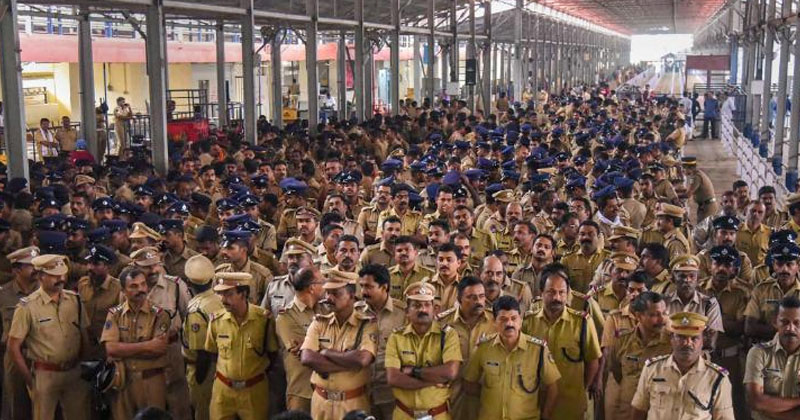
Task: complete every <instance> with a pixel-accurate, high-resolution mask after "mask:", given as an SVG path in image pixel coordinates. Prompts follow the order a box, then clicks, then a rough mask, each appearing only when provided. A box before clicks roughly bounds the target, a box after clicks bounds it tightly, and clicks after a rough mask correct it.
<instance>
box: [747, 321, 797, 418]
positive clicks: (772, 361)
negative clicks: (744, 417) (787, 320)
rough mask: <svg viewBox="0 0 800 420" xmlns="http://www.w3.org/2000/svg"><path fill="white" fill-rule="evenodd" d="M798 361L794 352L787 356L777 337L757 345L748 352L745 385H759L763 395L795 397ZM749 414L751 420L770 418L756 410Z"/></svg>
mask: <svg viewBox="0 0 800 420" xmlns="http://www.w3.org/2000/svg"><path fill="white" fill-rule="evenodd" d="M798 361H799V359H798V357H797V353H794V354H788V353H787V352H786V350H784V348H783V346H781V343H780V341H779V339H778V335H777V334H776V335H775V338H773V339H772V340H770V341H766V342H763V343H758V344H756V345H755V346H753V347H752V348H751V349H750V352H748V353H747V366H746V368H745V372H744V383H745V384H756V385H761V386H762V387H763V388H764V395H769V396H772V397H781V398H798V397H800V388H798V386H797V384H798ZM737 395H738V394H737ZM751 414H752V417H753V420H768V419H770V418H772V417H768V416H766V415H764V414H761V413H759V412H758V411H756V410H753V411H752V412H751Z"/></svg>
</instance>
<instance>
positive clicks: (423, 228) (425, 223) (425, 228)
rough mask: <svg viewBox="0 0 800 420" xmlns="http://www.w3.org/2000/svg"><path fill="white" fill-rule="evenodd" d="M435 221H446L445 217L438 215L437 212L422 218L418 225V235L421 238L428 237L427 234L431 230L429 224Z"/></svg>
mask: <svg viewBox="0 0 800 420" xmlns="http://www.w3.org/2000/svg"><path fill="white" fill-rule="evenodd" d="M436 219H443V220H447V216H445V215H443V214H441V213H439V210H436V211H435V212H433V213H429V214H426V215H424V216H422V222H421V223H420V224H419V233H420V234H421V235H423V236H428V232H429V231H430V228H431V222H433V221H434V220H436ZM448 222H449V221H448Z"/></svg>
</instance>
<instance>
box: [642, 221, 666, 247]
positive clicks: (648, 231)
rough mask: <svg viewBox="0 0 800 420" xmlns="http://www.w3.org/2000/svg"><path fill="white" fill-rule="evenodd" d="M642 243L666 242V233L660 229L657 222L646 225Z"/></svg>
mask: <svg viewBox="0 0 800 420" xmlns="http://www.w3.org/2000/svg"><path fill="white" fill-rule="evenodd" d="M639 243H642V244H649V243H659V244H663V243H664V234H663V233H661V231H660V230H658V228H657V227H656V225H655V223H654V224H651V225H648V226H646V227H645V228H644V229H643V230H642V239H641V240H640V241H639Z"/></svg>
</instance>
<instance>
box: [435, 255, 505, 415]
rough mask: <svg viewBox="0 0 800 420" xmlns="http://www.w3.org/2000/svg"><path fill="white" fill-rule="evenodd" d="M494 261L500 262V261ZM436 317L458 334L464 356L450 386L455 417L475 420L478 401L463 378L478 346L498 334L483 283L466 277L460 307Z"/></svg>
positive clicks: (459, 291)
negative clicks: (473, 419) (466, 387)
mask: <svg viewBox="0 0 800 420" xmlns="http://www.w3.org/2000/svg"><path fill="white" fill-rule="evenodd" d="M490 258H494V259H497V257H492V256H490V257H486V259H487V260H489V259H490ZM495 262H499V259H497V261H495ZM498 268H499V270H498ZM492 269H493V270H494V271H495V272H497V271H499V273H501V275H504V274H505V273H504V271H503V266H502V263H501V264H500V265H499V267H498V266H497V265H496V264H495V266H494V267H492ZM436 318H437V320H438V321H439V323H440V324H442V325H447V326H448V327H450V328H452V329H453V330H455V331H456V333H458V341H459V344H460V349H461V357H462V359H463V363H462V365H461V373H460V374H459V378H458V379H456V380H455V381H453V383H452V384H451V387H452V396H451V398H450V401H451V404H450V406H451V409H452V415H453V418H454V419H471V418H475V415H476V414H477V412H478V408H479V407H478V404H479V401H478V399H477V398H475V397H474V396H471V395H467V393H466V392H465V389H464V388H463V383H462V381H461V378H462V377H463V375H464V372H465V369H466V367H467V363H468V362H469V360H470V357H471V356H472V353H473V351H475V349H476V348H477V346H478V343H480V342H481V341H483V340H486V338H487V337H489V336H490V335H492V334H494V333H495V328H494V317H493V316H492V312H491V310H490V309H489V308H487V307H486V291H485V288H484V286H483V283H482V282H481V280H480V279H478V278H477V277H472V276H466V277H463V278H462V279H461V280H459V282H458V306H455V307H453V308H450V309H448V310H446V311H444V312H441V313H440V314H439V315H438V316H437V317H436Z"/></svg>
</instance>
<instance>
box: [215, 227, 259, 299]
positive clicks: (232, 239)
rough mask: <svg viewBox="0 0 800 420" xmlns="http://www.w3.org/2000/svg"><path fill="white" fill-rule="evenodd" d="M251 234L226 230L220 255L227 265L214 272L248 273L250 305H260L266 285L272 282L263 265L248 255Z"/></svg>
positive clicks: (237, 230)
mask: <svg viewBox="0 0 800 420" xmlns="http://www.w3.org/2000/svg"><path fill="white" fill-rule="evenodd" d="M250 239H251V233H250V232H249V231H246V230H242V229H235V230H226V231H225V232H224V233H223V234H222V243H221V244H220V246H221V247H222V254H223V255H225V260H226V261H227V263H224V264H220V265H218V266H217V268H216V271H220V272H226V273H231V272H237V273H249V274H250V275H251V276H253V279H252V280H251V281H250V282H249V283H248V284H250V293H249V294H248V296H249V298H250V302H251V303H260V302H261V299H262V298H263V297H264V294H265V293H264V292H265V290H266V288H267V284H269V282H270V281H272V273H271V272H270V271H269V269H267V268H266V267H264V266H263V265H261V264H259V263H257V262H255V261H253V260H252V259H251V258H250V256H249V254H250Z"/></svg>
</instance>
